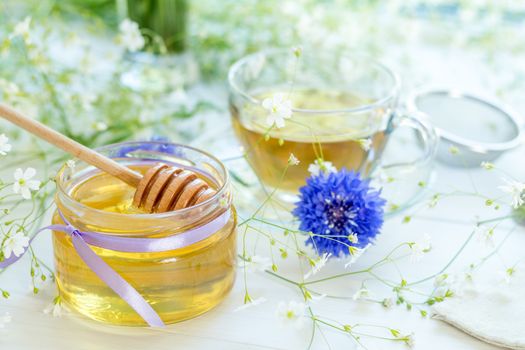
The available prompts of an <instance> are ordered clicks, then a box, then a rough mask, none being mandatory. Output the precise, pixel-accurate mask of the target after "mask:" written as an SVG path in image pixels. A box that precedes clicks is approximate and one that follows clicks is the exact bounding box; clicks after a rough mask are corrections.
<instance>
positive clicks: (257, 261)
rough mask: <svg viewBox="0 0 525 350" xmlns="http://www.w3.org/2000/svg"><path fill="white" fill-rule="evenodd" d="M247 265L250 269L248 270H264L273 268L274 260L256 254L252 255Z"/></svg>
mask: <svg viewBox="0 0 525 350" xmlns="http://www.w3.org/2000/svg"><path fill="white" fill-rule="evenodd" d="M245 266H246V269H248V271H252V272H253V271H261V272H264V271H266V270H269V269H271V267H272V261H271V260H270V258H268V257H265V256H259V255H254V256H252V257H250V258H249V259H248V261H246V262H245Z"/></svg>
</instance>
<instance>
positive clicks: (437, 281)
mask: <svg viewBox="0 0 525 350" xmlns="http://www.w3.org/2000/svg"><path fill="white" fill-rule="evenodd" d="M447 278H448V274H446V273H443V274H441V275H438V276H436V278H434V287H436V288H438V287H443V286H445V285H446V284H447Z"/></svg>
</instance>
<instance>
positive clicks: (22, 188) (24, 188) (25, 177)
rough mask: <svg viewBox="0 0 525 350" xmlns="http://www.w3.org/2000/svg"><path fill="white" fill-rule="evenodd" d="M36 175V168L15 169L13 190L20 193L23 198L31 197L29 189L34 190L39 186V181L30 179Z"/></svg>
mask: <svg viewBox="0 0 525 350" xmlns="http://www.w3.org/2000/svg"><path fill="white" fill-rule="evenodd" d="M35 175H36V170H35V169H33V168H27V169H26V170H25V171H23V170H22V169H21V168H18V169H16V170H15V173H14V175H13V176H14V178H15V182H14V183H13V192H14V193H20V194H21V195H22V197H23V198H24V199H30V198H31V191H36V190H38V189H39V188H40V181H38V180H31V179H32V178H33V177H34V176H35Z"/></svg>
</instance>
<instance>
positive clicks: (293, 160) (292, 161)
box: [288, 153, 301, 165]
mask: <svg viewBox="0 0 525 350" xmlns="http://www.w3.org/2000/svg"><path fill="white" fill-rule="evenodd" d="M300 162H301V161H300V160H299V159H297V157H296V156H295V155H294V154H293V153H290V157H288V164H290V165H299V163H300Z"/></svg>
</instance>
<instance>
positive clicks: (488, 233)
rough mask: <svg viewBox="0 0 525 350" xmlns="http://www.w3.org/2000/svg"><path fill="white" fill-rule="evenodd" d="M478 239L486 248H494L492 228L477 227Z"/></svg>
mask: <svg viewBox="0 0 525 350" xmlns="http://www.w3.org/2000/svg"><path fill="white" fill-rule="evenodd" d="M477 231H478V233H477V236H478V241H479V242H480V243H483V244H484V245H485V247H487V248H494V228H484V227H478V228H477Z"/></svg>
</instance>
